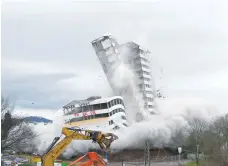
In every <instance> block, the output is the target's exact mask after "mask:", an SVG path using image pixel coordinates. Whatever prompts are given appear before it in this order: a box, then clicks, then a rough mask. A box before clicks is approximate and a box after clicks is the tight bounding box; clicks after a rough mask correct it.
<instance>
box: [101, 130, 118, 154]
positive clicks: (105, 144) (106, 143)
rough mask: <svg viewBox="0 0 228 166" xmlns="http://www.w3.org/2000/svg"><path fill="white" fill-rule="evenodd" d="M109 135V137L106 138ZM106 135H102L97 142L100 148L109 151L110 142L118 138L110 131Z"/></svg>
mask: <svg viewBox="0 0 228 166" xmlns="http://www.w3.org/2000/svg"><path fill="white" fill-rule="evenodd" d="M109 136H111V138H107V137H109ZM107 137H104V138H103V139H102V141H101V142H100V143H99V145H100V147H101V149H103V150H104V151H106V152H107V151H110V146H111V144H112V142H113V141H115V140H116V139H118V137H117V136H116V135H114V134H111V133H109V134H108V136H107ZM102 147H103V148H102Z"/></svg>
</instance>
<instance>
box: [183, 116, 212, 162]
mask: <svg viewBox="0 0 228 166" xmlns="http://www.w3.org/2000/svg"><path fill="white" fill-rule="evenodd" d="M208 126H209V123H208V122H207V121H205V120H203V119H200V118H193V119H191V120H189V121H188V125H187V127H186V131H187V132H188V137H187V140H186V148H187V149H188V150H189V151H192V152H195V156H196V157H195V162H196V163H197V164H199V152H204V147H205V145H204V140H205V132H206V131H208Z"/></svg>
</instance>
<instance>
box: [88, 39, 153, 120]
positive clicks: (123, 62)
mask: <svg viewBox="0 0 228 166" xmlns="http://www.w3.org/2000/svg"><path fill="white" fill-rule="evenodd" d="M92 45H93V48H94V50H95V52H96V55H97V57H98V59H99V61H100V63H101V66H102V68H103V70H104V72H105V74H106V76H107V79H108V81H109V84H110V86H111V88H112V89H113V92H114V94H115V95H120V96H123V99H124V102H125V104H126V107H127V109H128V110H129V109H131V110H137V111H135V115H134V118H136V117H139V116H137V115H139V114H140V113H142V109H143V111H144V110H147V112H149V113H151V114H154V113H155V104H154V99H155V93H154V87H153V86H152V85H153V84H152V81H153V80H152V75H151V69H150V61H149V55H150V52H149V51H148V50H146V49H143V48H141V47H140V46H139V45H138V44H136V43H133V42H128V43H126V44H121V45H120V44H119V43H118V42H117V40H116V39H115V38H114V37H112V36H111V35H107V36H102V37H100V38H98V39H96V40H94V41H92ZM123 66H124V67H123ZM123 68H124V71H123V70H122V69H123ZM129 71H130V72H129ZM131 74H132V75H133V76H129V75H131ZM120 84H121V85H120ZM128 113H129V112H128ZM131 114H132V113H129V115H131Z"/></svg>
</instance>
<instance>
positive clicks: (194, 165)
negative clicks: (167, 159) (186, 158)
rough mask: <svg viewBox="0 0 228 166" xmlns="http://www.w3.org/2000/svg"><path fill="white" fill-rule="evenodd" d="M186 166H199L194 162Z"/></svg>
mask: <svg viewBox="0 0 228 166" xmlns="http://www.w3.org/2000/svg"><path fill="white" fill-rule="evenodd" d="M185 166H197V165H196V163H195V162H194V161H191V162H189V163H187V164H185Z"/></svg>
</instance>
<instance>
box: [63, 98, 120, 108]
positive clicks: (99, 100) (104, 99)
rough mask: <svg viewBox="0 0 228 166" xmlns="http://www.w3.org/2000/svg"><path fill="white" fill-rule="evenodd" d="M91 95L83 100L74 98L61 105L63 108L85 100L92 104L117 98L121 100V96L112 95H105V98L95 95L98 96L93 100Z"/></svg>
mask: <svg viewBox="0 0 228 166" xmlns="http://www.w3.org/2000/svg"><path fill="white" fill-rule="evenodd" d="M93 97H94V96H91V97H89V98H87V99H85V100H74V101H72V102H70V103H69V104H67V105H65V106H63V108H66V107H68V106H71V105H79V104H81V103H85V102H90V104H91V105H93V104H98V103H107V102H109V101H111V100H113V99H117V98H119V99H122V100H123V98H122V97H121V96H112V97H106V98H101V97H100V96H95V97H100V98H94V100H93Z"/></svg>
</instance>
